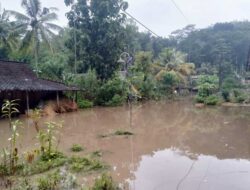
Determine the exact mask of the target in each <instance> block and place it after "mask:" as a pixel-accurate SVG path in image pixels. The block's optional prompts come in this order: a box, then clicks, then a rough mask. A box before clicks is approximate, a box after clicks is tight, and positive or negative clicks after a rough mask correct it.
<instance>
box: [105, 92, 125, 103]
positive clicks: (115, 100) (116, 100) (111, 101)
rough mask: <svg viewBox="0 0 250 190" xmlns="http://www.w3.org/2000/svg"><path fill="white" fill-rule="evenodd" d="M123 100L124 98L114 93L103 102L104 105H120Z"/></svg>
mask: <svg viewBox="0 0 250 190" xmlns="http://www.w3.org/2000/svg"><path fill="white" fill-rule="evenodd" d="M124 101H125V98H124V97H122V96H120V95H118V94H116V95H114V97H113V98H112V99H111V100H110V101H108V102H106V103H105V105H106V106H121V105H122V104H123V103H124Z"/></svg>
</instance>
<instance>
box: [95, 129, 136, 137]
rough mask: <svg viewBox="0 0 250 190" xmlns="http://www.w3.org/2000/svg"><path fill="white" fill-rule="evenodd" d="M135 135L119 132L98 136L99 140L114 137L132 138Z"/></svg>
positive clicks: (123, 131)
mask: <svg viewBox="0 0 250 190" xmlns="http://www.w3.org/2000/svg"><path fill="white" fill-rule="evenodd" d="M132 135H134V133H132V132H130V131H125V130H117V131H115V132H114V133H110V134H103V135H98V137H99V138H107V137H112V136H132Z"/></svg>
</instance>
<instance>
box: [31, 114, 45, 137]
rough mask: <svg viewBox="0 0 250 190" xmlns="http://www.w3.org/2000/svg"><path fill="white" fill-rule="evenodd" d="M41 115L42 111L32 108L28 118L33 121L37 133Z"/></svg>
mask: <svg viewBox="0 0 250 190" xmlns="http://www.w3.org/2000/svg"><path fill="white" fill-rule="evenodd" d="M41 117H42V111H41V110H40V109H34V110H33V111H32V112H31V114H30V118H31V119H32V121H33V124H34V127H35V129H36V132H37V133H38V132H39V131H40V127H39V120H40V119H41Z"/></svg>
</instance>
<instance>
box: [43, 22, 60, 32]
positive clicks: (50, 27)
mask: <svg viewBox="0 0 250 190" xmlns="http://www.w3.org/2000/svg"><path fill="white" fill-rule="evenodd" d="M44 25H45V26H46V28H47V29H51V30H55V31H60V30H62V29H63V28H62V27H60V26H58V25H56V24H53V23H45V24H44Z"/></svg>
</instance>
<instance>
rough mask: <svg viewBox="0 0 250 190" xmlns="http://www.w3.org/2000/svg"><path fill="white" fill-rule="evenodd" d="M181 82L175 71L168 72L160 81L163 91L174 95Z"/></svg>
mask: <svg viewBox="0 0 250 190" xmlns="http://www.w3.org/2000/svg"><path fill="white" fill-rule="evenodd" d="M179 82H180V80H179V78H178V76H177V74H176V73H175V72H174V71H170V72H166V73H164V74H163V76H162V79H161V80H160V83H161V84H160V86H161V91H163V92H164V93H167V94H173V92H174V90H175V88H176V87H177V85H178V84H179Z"/></svg>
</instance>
